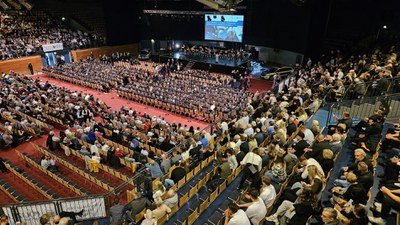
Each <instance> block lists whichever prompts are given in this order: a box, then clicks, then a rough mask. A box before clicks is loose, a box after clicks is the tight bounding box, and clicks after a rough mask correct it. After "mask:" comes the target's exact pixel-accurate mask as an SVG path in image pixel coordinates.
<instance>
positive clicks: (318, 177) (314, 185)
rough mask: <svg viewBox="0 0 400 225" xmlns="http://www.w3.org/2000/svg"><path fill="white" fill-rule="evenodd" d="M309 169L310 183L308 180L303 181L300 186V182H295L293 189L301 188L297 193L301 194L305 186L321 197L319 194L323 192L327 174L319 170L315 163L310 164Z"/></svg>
mask: <svg viewBox="0 0 400 225" xmlns="http://www.w3.org/2000/svg"><path fill="white" fill-rule="evenodd" d="M307 170H308V179H309V182H310V183H309V184H307V183H306V182H303V181H301V182H300V185H301V186H299V182H298V183H295V184H293V186H292V189H297V188H300V189H299V190H298V191H297V192H296V194H297V195H298V196H299V195H300V194H301V193H302V192H303V189H304V188H305V187H307V188H309V189H310V191H311V192H312V193H313V194H314V195H315V196H317V198H318V199H319V196H320V195H321V194H322V190H324V188H325V185H326V181H325V176H324V175H323V174H322V173H321V172H320V171H319V170H318V168H317V167H316V166H315V165H309V166H308V167H307Z"/></svg>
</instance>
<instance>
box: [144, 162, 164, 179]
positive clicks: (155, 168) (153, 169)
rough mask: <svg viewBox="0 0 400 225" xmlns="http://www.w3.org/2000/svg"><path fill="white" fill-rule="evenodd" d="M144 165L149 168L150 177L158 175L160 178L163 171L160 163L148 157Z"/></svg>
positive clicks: (154, 177)
mask: <svg viewBox="0 0 400 225" xmlns="http://www.w3.org/2000/svg"><path fill="white" fill-rule="evenodd" d="M146 167H147V168H148V169H149V170H150V173H151V177H152V178H153V179H156V178H158V177H159V178H162V177H163V176H164V174H163V172H162V171H161V168H160V165H159V164H158V163H157V162H156V161H154V160H152V159H150V158H148V162H147V163H146Z"/></svg>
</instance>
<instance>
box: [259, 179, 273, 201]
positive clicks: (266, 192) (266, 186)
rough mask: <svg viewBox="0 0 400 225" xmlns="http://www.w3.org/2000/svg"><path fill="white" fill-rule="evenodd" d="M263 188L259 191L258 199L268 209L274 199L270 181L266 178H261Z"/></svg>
mask: <svg viewBox="0 0 400 225" xmlns="http://www.w3.org/2000/svg"><path fill="white" fill-rule="evenodd" d="M262 184H263V187H262V189H261V194H260V198H261V199H262V200H263V201H264V204H265V207H267V209H268V208H270V207H271V206H272V204H273V203H274V201H275V198H276V190H275V187H274V186H273V185H272V184H271V179H270V178H269V177H267V176H263V177H262Z"/></svg>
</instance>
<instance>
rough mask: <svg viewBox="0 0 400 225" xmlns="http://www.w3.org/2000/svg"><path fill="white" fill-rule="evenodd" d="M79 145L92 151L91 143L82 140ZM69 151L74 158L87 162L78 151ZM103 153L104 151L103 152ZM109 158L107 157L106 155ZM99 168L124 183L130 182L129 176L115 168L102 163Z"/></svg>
mask: <svg viewBox="0 0 400 225" xmlns="http://www.w3.org/2000/svg"><path fill="white" fill-rule="evenodd" d="M79 143H80V144H82V145H84V146H86V147H88V149H90V146H91V144H90V143H87V142H84V141H82V140H79ZM60 145H61V146H62V147H61V148H62V149H64V150H65V149H66V148H69V147H68V146H66V145H63V144H60ZM69 151H70V152H71V153H72V155H74V156H76V157H78V158H80V159H82V160H83V161H85V156H84V155H82V154H81V153H79V152H78V151H75V150H74V149H71V148H69ZM102 152H103V151H102ZM106 156H107V155H106ZM98 167H99V169H101V170H103V171H104V172H106V173H108V174H110V175H112V176H115V177H117V178H118V179H121V180H123V181H128V179H129V178H128V176H127V175H125V174H123V173H121V172H119V171H117V170H115V169H113V168H111V167H109V166H107V165H104V164H102V163H100V164H99V165H98Z"/></svg>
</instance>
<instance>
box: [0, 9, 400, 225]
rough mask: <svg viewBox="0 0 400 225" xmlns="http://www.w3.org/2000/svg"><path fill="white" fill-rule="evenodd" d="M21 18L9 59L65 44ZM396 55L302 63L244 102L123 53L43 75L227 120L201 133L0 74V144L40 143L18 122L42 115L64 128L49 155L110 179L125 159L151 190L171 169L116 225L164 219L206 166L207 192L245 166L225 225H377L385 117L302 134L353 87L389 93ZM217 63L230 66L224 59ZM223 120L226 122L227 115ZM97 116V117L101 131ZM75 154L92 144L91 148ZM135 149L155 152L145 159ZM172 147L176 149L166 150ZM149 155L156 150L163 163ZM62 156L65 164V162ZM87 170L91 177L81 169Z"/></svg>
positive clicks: (390, 149) (392, 137) (393, 191)
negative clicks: (277, 84) (275, 86)
mask: <svg viewBox="0 0 400 225" xmlns="http://www.w3.org/2000/svg"><path fill="white" fill-rule="evenodd" d="M30 19H31V17H30V16H29V15H28V16H26V20H25V21H21V23H20V24H19V25H15V28H10V26H6V29H5V30H6V31H7V32H8V33H7V34H12V35H18V37H23V38H22V39H18V38H17V37H16V36H13V37H14V39H12V42H10V41H9V40H8V39H7V38H6V39H4V40H5V41H3V39H2V41H3V42H4V45H2V47H3V46H5V47H4V48H3V49H5V50H3V51H5V52H10V51H11V52H13V51H17V52H18V54H17V56H24V54H25V53H22V54H20V53H21V52H19V51H20V50H21V49H18V45H17V44H16V43H17V42H16V40H23V41H22V42H20V44H21V46H24V47H25V48H26V49H25V50H22V52H24V51H26V52H28V48H29V49H30V45H29V43H31V42H32V43H39V44H43V42H48V41H49V40H58V41H59V40H64V38H70V37H71V36H68V35H66V36H63V35H62V34H63V33H62V32H56V31H51V32H50V33H52V34H50V35H49V36H46V35H42V34H41V35H40V38H43V37H45V38H47V39H46V40H32V39H29V38H28V39H24V38H26V37H25V36H24V35H22V34H23V33H24V32H27V30H29V29H33V28H32V26H36V27H40V26H42V25H43V26H46V27H47V26H48V24H46V23H43V24H42V22H43V21H44V20H45V19H44V18H42V20H38V22H32V21H31V22H29V21H30ZM40 21H42V22H40ZM35 23H37V24H35ZM4 24H7V22H4ZM2 26H3V25H2ZM18 26H21V27H18ZM53 27H54V26H53ZM19 28H21V30H19ZM38 29H39V28H38ZM58 31H61V30H58ZM2 32H3V31H2ZM53 32H55V33H53ZM2 34H3V33H2ZM38 34H39V33H38ZM53 35H55V36H53ZM57 35H58V36H57ZM72 36H73V35H72ZM57 38H61V39H57ZM68 40H69V39H68ZM24 41H26V42H24ZM27 43H28V44H27ZM32 43H31V44H32ZM73 43H75V42H73ZM79 45H80V44H78V46H79ZM35 46H36V47H37V46H38V45H32V47H33V49H35ZM10 49H11V50H10ZM190 51H191V50H190ZM207 51H208V50H201V52H202V53H201V54H213V53H209V52H208V53H207ZM396 51H397V50H396V49H395V48H394V47H393V48H390V50H389V51H388V52H385V53H384V52H383V51H375V52H373V53H372V54H364V55H360V56H357V57H354V56H353V57H347V58H344V57H343V56H342V55H341V53H340V52H338V51H333V52H331V53H330V54H329V55H325V56H323V57H322V58H321V60H320V61H319V62H317V63H313V62H312V61H311V60H308V62H307V63H306V65H305V66H304V67H300V66H299V67H298V68H296V72H295V77H294V78H292V79H291V80H290V82H289V83H288V84H287V85H285V86H284V88H283V89H282V90H280V91H279V92H278V93H273V92H271V91H269V92H266V93H255V94H250V93H248V92H246V91H245V90H243V89H242V88H241V86H240V85H237V84H235V82H237V81H236V80H235V79H233V78H230V77H227V76H221V75H218V74H210V73H208V72H204V71H197V70H190V71H181V70H175V69H173V70H171V69H170V68H169V67H168V66H165V65H160V64H155V63H151V62H142V63H139V62H135V63H132V62H131V63H129V62H120V61H119V60H124V61H126V59H128V58H129V56H127V55H125V54H121V55H119V54H116V55H114V56H111V57H110V58H108V57H106V56H102V58H101V60H100V62H99V61H97V60H94V59H89V60H85V61H80V62H74V63H70V64H65V65H58V66H56V67H54V68H46V69H45V71H47V72H49V74H50V75H51V74H53V75H51V76H55V77H57V78H59V79H63V80H66V81H70V82H74V83H80V84H95V85H97V86H96V87H100V88H99V89H101V90H103V91H108V90H110V89H112V88H116V89H117V90H118V91H119V93H127V94H128V95H127V96H128V97H129V95H139V96H142V98H141V99H143V98H145V99H146V98H149V99H153V100H157V101H160V102H162V103H168V104H173V105H176V106H178V107H182V108H188V109H189V110H196V111H202V112H204V113H206V114H210V113H214V112H218V113H219V112H221V113H227V117H225V118H223V119H222V118H219V119H220V120H218V121H215V122H217V123H216V127H215V129H213V130H212V131H200V129H199V128H196V129H195V128H194V127H192V126H190V124H187V125H185V124H176V123H168V122H167V121H165V119H164V118H162V117H152V116H151V115H148V114H146V113H144V112H138V111H136V110H135V109H134V108H127V107H122V108H121V109H120V110H116V111H114V110H111V109H110V108H109V107H107V105H106V104H104V102H102V101H101V100H99V99H94V98H93V96H91V95H90V94H87V93H78V92H71V91H69V90H67V89H65V88H62V87H56V86H52V85H50V84H49V83H41V82H39V80H31V79H29V78H27V77H25V76H21V75H17V74H14V73H11V74H5V73H3V74H2V77H1V80H0V81H1V93H0V96H1V99H0V108H1V109H0V112H1V115H2V124H1V126H0V130H1V133H0V143H1V147H4V148H5V147H9V146H12V147H15V146H18V144H20V143H21V142H23V141H26V140H29V139H30V138H32V135H31V134H30V133H28V132H27V131H28V130H29V129H25V127H28V128H31V129H33V131H34V133H36V134H38V135H42V134H45V133H47V132H48V131H49V130H43V127H40V126H39V125H38V124H37V123H34V122H32V121H31V120H28V119H27V117H28V116H30V117H33V118H35V119H37V120H39V121H43V122H48V123H50V122H51V121H50V120H49V119H48V117H46V116H45V115H47V116H48V115H50V116H52V117H54V118H57V119H59V120H60V121H62V123H63V124H64V125H65V127H64V128H65V129H63V130H62V132H60V134H59V135H56V134H55V133H54V132H52V131H50V132H49V135H48V137H47V141H46V145H47V147H48V148H49V150H52V151H58V150H60V146H61V145H65V146H68V147H69V148H70V149H72V150H73V151H76V152H77V153H78V154H82V155H84V156H85V159H88V158H90V159H91V160H92V161H95V162H96V163H105V164H108V165H110V166H112V167H115V168H119V167H120V166H122V165H121V164H120V163H119V162H120V161H119V158H124V159H125V160H128V161H131V162H137V163H138V164H139V165H140V166H142V167H146V168H147V169H148V170H146V171H147V173H148V175H149V177H151V179H152V180H155V179H158V178H162V177H163V176H164V175H165V174H167V173H168V171H169V170H170V168H171V167H173V165H175V167H174V169H173V170H172V172H171V173H170V177H168V178H167V179H165V180H161V179H160V182H157V183H156V187H155V189H154V190H153V187H152V186H151V185H149V186H148V188H147V189H145V190H142V192H134V193H133V200H132V201H131V202H129V203H127V204H126V205H125V206H122V205H120V203H119V199H118V198H116V199H115V201H114V204H115V205H114V206H113V207H111V209H110V215H111V219H112V220H111V221H112V223H113V224H121V223H122V221H125V222H129V221H130V220H131V219H132V218H135V216H136V215H137V214H138V213H139V212H141V211H143V210H145V209H147V211H146V216H145V220H144V221H143V222H142V224H153V223H154V222H155V221H157V219H159V218H161V217H163V216H164V215H166V214H168V213H169V212H171V208H173V207H174V206H175V205H177V204H178V201H179V196H178V194H177V193H176V192H175V191H174V190H173V189H172V188H171V187H173V186H174V185H175V184H177V183H178V182H179V181H180V180H181V179H182V178H183V177H185V175H186V174H187V173H188V171H189V170H190V169H192V168H193V167H194V166H196V165H198V164H199V163H200V162H201V161H203V160H205V159H208V157H209V156H213V155H216V158H217V161H218V168H219V169H218V171H219V172H218V173H217V174H216V176H214V177H213V178H212V180H211V181H209V183H208V184H207V186H208V187H209V188H210V189H211V190H212V189H213V187H215V186H218V184H220V182H222V181H224V180H226V179H227V177H228V176H229V175H230V174H232V172H233V171H234V170H235V169H236V168H237V167H238V166H242V167H243V173H242V177H241V180H240V184H239V187H238V188H239V189H240V190H241V191H242V192H244V193H245V195H244V196H245V198H244V199H243V201H242V202H234V203H231V204H229V206H228V209H227V210H226V211H225V224H230V225H235V224H240V225H247V224H249V225H250V224H259V222H260V221H261V220H262V219H263V218H265V217H266V216H267V213H268V212H270V211H272V212H273V213H272V214H270V215H268V217H267V218H266V220H267V221H270V222H272V223H275V224H292V225H297V224H299V225H302V224H305V223H306V221H307V220H308V219H309V218H310V216H314V218H315V219H317V220H318V221H319V222H320V224H329V225H336V224H342V223H344V224H367V223H368V222H369V221H370V222H374V223H378V224H384V223H385V222H386V219H387V218H388V217H389V214H390V210H391V209H394V210H395V211H399V210H400V197H399V193H400V191H399V190H400V189H399V183H398V175H399V171H400V166H399V158H400V154H399V150H398V148H399V143H400V138H399V134H400V131H399V127H398V126H397V127H394V128H393V129H389V131H388V132H387V135H386V136H385V140H384V141H383V142H382V145H379V142H380V140H381V135H382V132H383V128H382V127H383V123H384V122H385V116H386V114H387V113H388V109H386V108H385V106H383V105H382V106H381V107H380V108H379V109H377V110H376V112H375V113H374V114H373V115H371V116H370V117H369V118H368V119H367V120H366V121H361V122H360V123H359V124H357V126H356V127H353V121H352V115H351V114H350V113H349V112H344V113H343V114H342V115H340V116H339V115H338V116H335V119H336V120H337V121H338V122H337V124H334V125H332V126H330V127H329V128H328V133H327V134H324V133H323V132H322V130H323V128H322V127H320V125H319V122H318V121H317V120H313V121H312V126H311V127H307V126H305V124H306V122H307V121H309V119H310V117H311V115H312V114H313V113H314V112H315V111H316V110H317V109H318V107H319V106H320V104H321V103H322V101H323V99H325V100H328V101H335V100H337V99H338V98H340V97H341V96H343V94H344V93H345V92H346V91H347V90H350V91H351V92H353V93H354V96H353V97H358V96H363V95H364V94H366V93H367V91H368V90H366V89H365V88H364V89H363V88H362V87H363V85H362V83H363V82H368V81H373V82H376V85H375V86H372V87H373V88H375V90H372V91H371V95H380V94H382V93H385V92H386V91H387V89H388V87H389V85H390V84H388V80H387V78H392V77H395V76H398V75H399V63H398V62H399V60H398V59H397V52H396ZM13 54H14V52H13ZM196 54H197V53H196ZM218 54H219V53H218ZM221 54H224V53H221ZM232 54H233V55H232ZM239 54H241V53H239ZM4 55H9V53H7V54H3V56H4ZM226 55H227V57H238V56H234V55H237V54H236V53H234V52H233V53H232V52H229V51H228V52H227V53H226ZM3 59H4V58H3ZM128 60H129V59H128ZM56 75H59V76H56ZM82 82H84V83H82ZM346 87H347V88H346ZM125 97H126V96H125ZM14 110H16V111H18V112H21V113H23V114H24V115H25V117H24V116H22V117H21V116H19V115H18V114H16V113H15V112H14ZM232 111H235V113H230V112H232ZM96 117H97V118H98V117H100V118H101V122H98V120H96ZM10 118H11V119H10ZM6 121H7V122H6ZM107 130H109V131H111V134H109V133H108V132H107ZM351 130H352V131H353V132H350V131H351ZM353 133H355V134H353ZM99 137H103V138H109V139H110V140H112V141H114V142H116V143H122V144H124V145H127V146H129V152H123V151H121V149H119V147H116V146H109V145H108V144H107V143H105V142H101V141H100V140H101V138H99ZM81 143H89V144H90V146H91V147H90V148H87V147H86V145H82V144H81ZM143 144H147V145H149V146H151V147H154V148H143V147H141V146H143ZM176 146H179V148H176V149H174V147H176ZM344 146H345V147H344ZM379 146H380V149H381V151H382V152H386V160H385V161H384V162H383V163H381V164H382V166H383V167H384V170H385V173H384V178H385V179H384V180H381V187H380V191H379V193H378V195H377V197H376V202H375V204H374V206H373V207H372V208H371V210H372V211H374V213H375V214H374V217H371V216H370V217H368V216H367V212H368V209H367V208H366V207H365V205H366V203H367V200H368V198H369V194H368V193H369V192H370V190H371V187H372V185H373V182H374V175H373V171H374V167H375V166H376V161H374V160H375V159H374V158H373V157H374V155H375V153H376V151H377V149H379V148H378V147H379ZM344 148H346V150H349V149H351V150H353V152H354V153H353V154H354V159H352V160H351V163H349V164H348V165H346V166H345V167H343V168H342V169H341V171H340V176H339V177H335V178H334V180H335V182H334V184H335V187H333V188H331V190H329V192H330V196H329V197H330V198H329V200H328V201H326V202H321V196H322V193H323V192H324V191H325V190H326V188H327V181H328V179H332V177H330V175H331V173H332V169H333V167H334V165H335V160H336V158H337V156H338V154H340V153H341V152H342V149H344ZM154 149H160V150H161V154H160V153H159V152H157V151H155V150H154ZM173 149H174V150H173ZM171 150H173V151H171ZM104 152H106V154H104ZM65 154H66V155H67V156H68V155H69V153H68V152H67V151H65ZM87 162H90V160H88V161H87ZM41 166H42V167H43V168H45V169H49V170H54V171H56V170H57V167H56V162H55V161H54V159H50V158H48V157H43V158H42V161H41ZM86 166H87V168H86V169H90V167H89V166H90V165H89V163H88V164H87V165H86ZM82 213H83V212H78V213H74V212H62V213H61V214H60V215H58V216H56V217H54V218H53V222H54V223H55V224H67V223H68V220H69V219H68V217H69V218H70V219H71V220H73V221H74V222H76V218H75V216H76V215H81V214H82ZM315 215H320V216H315ZM50 217H51V216H50V215H47V214H46V215H43V216H42V218H41V219H40V224H43V225H44V224H47V223H48V222H49V221H51V218H50ZM7 220H8V218H7V217H5V216H2V217H1V223H2V224H7ZM56 222H57V223H56Z"/></svg>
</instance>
